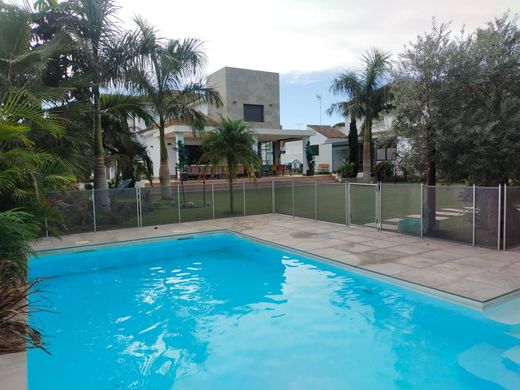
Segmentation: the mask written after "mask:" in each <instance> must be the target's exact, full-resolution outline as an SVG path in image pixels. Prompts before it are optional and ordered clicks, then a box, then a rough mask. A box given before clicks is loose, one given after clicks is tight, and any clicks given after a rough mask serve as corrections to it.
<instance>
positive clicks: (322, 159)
mask: <svg viewBox="0 0 520 390" xmlns="http://www.w3.org/2000/svg"><path fill="white" fill-rule="evenodd" d="M311 138H312V137H311ZM311 145H312V141H311ZM319 150H320V154H319V156H316V164H315V165H314V169H316V170H317V169H318V166H319V164H329V171H330V170H331V169H332V144H320V145H319Z"/></svg>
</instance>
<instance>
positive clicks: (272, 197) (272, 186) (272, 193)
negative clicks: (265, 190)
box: [271, 180, 275, 214]
mask: <svg viewBox="0 0 520 390" xmlns="http://www.w3.org/2000/svg"><path fill="white" fill-rule="evenodd" d="M271 200H272V202H273V214H274V213H275V203H274V202H275V200H274V180H272V181H271Z"/></svg>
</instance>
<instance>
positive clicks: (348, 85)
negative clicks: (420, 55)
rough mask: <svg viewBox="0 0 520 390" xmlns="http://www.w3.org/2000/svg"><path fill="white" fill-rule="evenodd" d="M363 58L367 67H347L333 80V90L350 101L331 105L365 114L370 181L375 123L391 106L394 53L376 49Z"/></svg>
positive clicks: (365, 175) (365, 168) (365, 152)
mask: <svg viewBox="0 0 520 390" xmlns="http://www.w3.org/2000/svg"><path fill="white" fill-rule="evenodd" d="M362 61H363V64H364V69H363V70H362V71H361V72H356V71H353V70H347V71H346V72H345V73H342V74H340V75H339V76H338V77H337V78H336V79H334V81H333V82H332V86H331V91H332V92H333V93H334V94H336V95H340V94H341V95H345V96H346V97H347V101H346V102H342V103H338V104H337V105H336V106H335V108H334V106H333V107H332V108H331V109H332V110H334V109H336V110H339V111H342V112H344V113H352V115H353V116H354V117H363V118H364V125H363V178H364V180H365V181H366V182H369V181H370V171H371V166H372V163H371V145H372V123H373V121H374V120H375V119H377V118H378V117H379V115H380V114H381V113H382V112H384V111H386V110H388V109H389V108H390V106H389V101H390V87H389V85H388V75H389V70H390V55H389V54H388V53H384V52H381V51H379V50H377V49H373V50H371V51H369V52H367V53H366V54H365V56H363V58H362Z"/></svg>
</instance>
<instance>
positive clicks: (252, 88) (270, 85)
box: [207, 67, 281, 129]
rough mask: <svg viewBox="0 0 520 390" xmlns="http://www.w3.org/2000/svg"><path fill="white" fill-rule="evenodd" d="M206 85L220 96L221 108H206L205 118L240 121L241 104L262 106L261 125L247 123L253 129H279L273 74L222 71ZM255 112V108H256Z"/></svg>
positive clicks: (277, 81) (277, 89) (277, 79)
mask: <svg viewBox="0 0 520 390" xmlns="http://www.w3.org/2000/svg"><path fill="white" fill-rule="evenodd" d="M207 85H208V86H209V87H213V88H215V89H217V90H218V91H219V92H220V95H221V97H222V101H223V103H224V104H223V106H222V107H219V108H216V107H215V106H209V107H208V115H209V117H210V118H212V119H216V120H218V115H219V114H220V115H222V116H223V117H226V118H230V119H234V120H236V119H244V104H250V105H260V106H263V119H264V121H263V122H251V124H252V125H253V126H254V127H255V128H268V129H280V128H281V126H280V76H279V74H278V73H274V72H263V71H258V70H250V69H240V68H230V67H225V68H222V69H220V70H218V71H216V72H215V73H213V74H211V75H209V76H208V78H207ZM257 108H258V107H257Z"/></svg>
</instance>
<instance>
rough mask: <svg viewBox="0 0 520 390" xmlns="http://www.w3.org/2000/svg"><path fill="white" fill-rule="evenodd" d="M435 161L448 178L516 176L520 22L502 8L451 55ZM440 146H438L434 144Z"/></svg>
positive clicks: (492, 182) (519, 171) (479, 180)
mask: <svg viewBox="0 0 520 390" xmlns="http://www.w3.org/2000/svg"><path fill="white" fill-rule="evenodd" d="M446 85H447V87H446V89H445V94H444V96H443V103H444V106H445V109H446V112H447V114H446V115H445V116H446V122H447V123H446V126H443V127H442V129H441V133H440V137H439V139H440V140H439V142H442V153H440V155H439V158H438V164H439V167H440V170H441V173H442V175H443V176H444V177H445V178H446V179H448V180H461V179H464V180H469V181H471V182H473V183H476V184H480V185H488V186H496V185H497V184H499V183H507V182H509V181H514V180H519V179H520V153H519V150H520V132H519V130H518V129H519V128H520V27H519V24H518V18H516V17H515V18H512V17H510V16H509V14H505V15H503V16H501V17H500V18H497V19H496V20H494V21H493V22H490V23H488V24H487V25H486V26H485V27H483V28H478V29H477V30H476V31H475V32H474V33H472V34H469V35H468V36H467V37H465V38H464V39H463V40H462V39H460V40H459V45H458V47H457V50H456V51H455V53H454V54H453V55H452V56H451V57H450V66H449V69H448V73H447V77H446ZM439 149H440V148H439Z"/></svg>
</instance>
